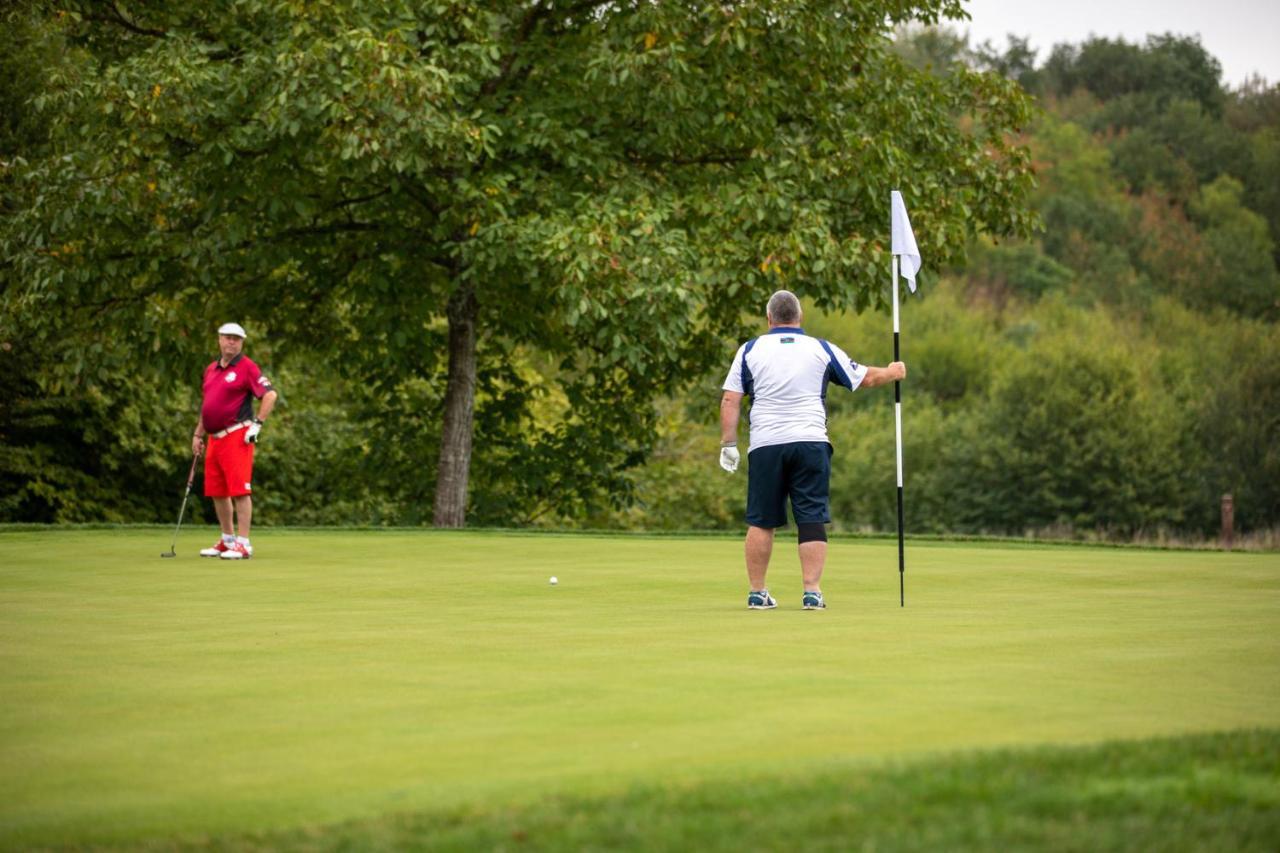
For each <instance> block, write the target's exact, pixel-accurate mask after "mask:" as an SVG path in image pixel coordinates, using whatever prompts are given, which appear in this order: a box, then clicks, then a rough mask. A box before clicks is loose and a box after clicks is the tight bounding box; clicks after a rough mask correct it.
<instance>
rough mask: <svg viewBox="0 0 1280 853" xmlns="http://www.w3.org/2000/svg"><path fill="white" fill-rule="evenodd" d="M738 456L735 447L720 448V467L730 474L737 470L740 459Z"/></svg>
mask: <svg viewBox="0 0 1280 853" xmlns="http://www.w3.org/2000/svg"><path fill="white" fill-rule="evenodd" d="M741 458H742V457H740V456H739V455H738V447H737V445H733V444H731V445H729V446H728V447H722V448H720V467H721V468H723V469H724V470H726V471H728V472H729V473H730V474H732V473H733V472H734V471H737V470H738V461H739V460H740V459H741Z"/></svg>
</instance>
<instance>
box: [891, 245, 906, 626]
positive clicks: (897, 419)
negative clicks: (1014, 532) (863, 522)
mask: <svg viewBox="0 0 1280 853" xmlns="http://www.w3.org/2000/svg"><path fill="white" fill-rule="evenodd" d="M898 335H899V333H898V256H897V255H894V256H893V360H894V361H901V360H902V358H901V357H900V356H899V353H898ZM893 424H894V437H895V440H896V444H897V448H898V606H899V607H906V606H907V591H906V572H907V568H906V557H905V555H904V553H903V542H902V382H901V381H899V380H897V379H895V380H894V381H893Z"/></svg>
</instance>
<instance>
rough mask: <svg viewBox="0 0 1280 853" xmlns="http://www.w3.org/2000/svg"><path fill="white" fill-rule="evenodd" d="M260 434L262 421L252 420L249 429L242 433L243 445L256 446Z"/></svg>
mask: <svg viewBox="0 0 1280 853" xmlns="http://www.w3.org/2000/svg"><path fill="white" fill-rule="evenodd" d="M260 432H262V421H260V420H258V419H257V418H254V419H253V423H251V424H249V428H248V429H246V430H245V431H244V443H245V444H257V443H258V433H260Z"/></svg>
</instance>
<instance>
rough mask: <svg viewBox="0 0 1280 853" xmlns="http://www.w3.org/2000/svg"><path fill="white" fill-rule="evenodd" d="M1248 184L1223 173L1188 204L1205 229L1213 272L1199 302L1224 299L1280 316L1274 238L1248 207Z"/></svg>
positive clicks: (1234, 305) (1257, 312)
mask: <svg viewBox="0 0 1280 853" xmlns="http://www.w3.org/2000/svg"><path fill="white" fill-rule="evenodd" d="M1243 192H1244V187H1243V186H1242V185H1241V183H1240V182H1239V181H1237V180H1235V179H1234V178H1230V177H1227V176H1226V175H1223V176H1222V177H1220V178H1218V179H1217V180H1216V181H1214V182H1213V183H1211V184H1208V185H1207V186H1204V187H1202V188H1201V190H1200V194H1199V196H1198V197H1197V198H1196V199H1195V200H1194V201H1193V202H1192V204H1191V206H1190V211H1191V215H1192V216H1193V217H1195V219H1196V220H1198V222H1199V224H1200V225H1201V228H1202V229H1203V234H1204V241H1205V247H1206V250H1207V252H1208V254H1209V264H1210V269H1209V271H1210V275H1211V277H1210V278H1209V280H1208V281H1207V282H1205V286H1206V289H1208V288H1210V287H1211V288H1213V290H1214V292H1213V293H1205V292H1203V291H1202V292H1201V294H1200V297H1201V298H1200V300H1198V301H1199V302H1200V304H1201V305H1206V306H1207V305H1213V304H1218V305H1225V306H1227V307H1228V308H1232V309H1234V310H1236V311H1239V312H1240V313H1242V314H1251V315H1254V316H1262V317H1271V318H1277V317H1280V273H1277V271H1276V265H1275V261H1274V260H1273V258H1274V253H1275V244H1274V243H1273V242H1272V240H1271V236H1270V234H1269V233H1268V231H1267V223H1266V221H1265V220H1263V218H1262V217H1261V216H1259V215H1258V214H1256V213H1254V212H1253V211H1251V210H1249V209H1248V208H1246V207H1244V206H1243V205H1242V204H1241V197H1242V195H1243Z"/></svg>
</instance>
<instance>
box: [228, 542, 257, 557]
mask: <svg viewBox="0 0 1280 853" xmlns="http://www.w3.org/2000/svg"><path fill="white" fill-rule="evenodd" d="M252 556H253V546H252V545H242V544H241V543H239V542H233V543H232V544H231V545H229V546H227V550H225V551H223V552H222V559H224V560H247V559H249V558H250V557H252Z"/></svg>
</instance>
